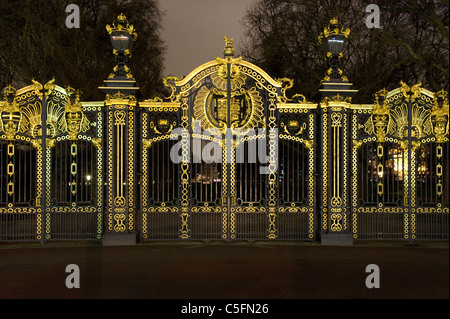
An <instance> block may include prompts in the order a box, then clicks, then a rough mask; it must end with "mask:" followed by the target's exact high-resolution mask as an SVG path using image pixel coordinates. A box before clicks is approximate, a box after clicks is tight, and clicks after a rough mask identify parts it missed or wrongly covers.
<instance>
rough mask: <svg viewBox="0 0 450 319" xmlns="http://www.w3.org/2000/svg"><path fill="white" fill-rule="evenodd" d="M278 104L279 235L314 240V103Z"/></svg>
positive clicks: (304, 100) (284, 237) (304, 101)
mask: <svg viewBox="0 0 450 319" xmlns="http://www.w3.org/2000/svg"><path fill="white" fill-rule="evenodd" d="M300 97H301V98H303V101H302V103H299V102H298V101H297V103H293V102H291V103H286V104H279V105H278V121H279V125H278V127H279V143H278V148H279V157H278V158H279V160H278V162H279V163H278V169H279V175H278V205H279V207H278V229H279V231H278V237H279V238H280V239H303V240H313V239H314V238H315V232H316V229H315V227H316V204H315V185H316V183H315V178H316V177H315V167H316V166H315V159H316V153H315V152H316V147H315V123H316V115H315V108H316V107H317V105H316V104H312V103H309V102H307V101H306V99H305V98H304V97H303V96H300Z"/></svg>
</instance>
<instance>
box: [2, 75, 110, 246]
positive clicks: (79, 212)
mask: <svg viewBox="0 0 450 319" xmlns="http://www.w3.org/2000/svg"><path fill="white" fill-rule="evenodd" d="M53 82H54V80H52V81H50V82H48V83H47V84H45V85H44V86H43V85H42V84H40V83H39V82H37V81H33V85H30V86H27V87H24V88H23V89H20V90H17V91H16V89H14V88H12V87H11V86H8V87H7V88H5V90H4V92H3V93H4V96H5V100H4V101H3V102H2V104H1V120H2V121H1V123H2V126H1V131H3V135H1V136H0V152H1V165H0V176H1V179H0V189H1V192H0V203H1V206H0V240H1V241H29V240H39V241H41V242H45V241H48V240H74V239H96V240H97V239H101V236H102V233H103V227H102V222H103V195H102V194H103V191H102V189H103V176H102V174H103V169H102V167H103V161H102V148H101V136H102V123H103V120H102V116H101V105H100V104H99V103H91V104H90V105H87V104H85V105H83V104H82V103H81V102H80V101H79V100H80V96H79V92H75V90H73V89H72V88H70V87H68V88H67V89H63V88H61V87H59V86H57V85H54V84H53ZM101 104H103V103H101ZM42 123H46V125H43V124H42ZM43 128H44V129H43Z"/></svg>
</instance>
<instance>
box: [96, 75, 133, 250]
mask: <svg viewBox="0 0 450 319" xmlns="http://www.w3.org/2000/svg"><path fill="white" fill-rule="evenodd" d="M99 89H100V90H102V92H104V93H106V99H105V106H104V118H105V120H106V127H105V136H104V139H103V147H104V149H105V159H106V165H105V169H106V207H105V233H104V236H103V245H105V246H119V245H135V244H136V237H137V236H136V229H135V220H136V182H137V181H136V171H135V167H136V154H137V153H136V147H135V143H136V123H137V122H136V118H137V114H136V108H137V101H136V94H137V93H138V92H139V88H138V87H137V86H136V82H135V81H134V79H130V78H126V79H121V78H120V77H115V78H113V79H112V80H106V81H105V85H104V86H103V87H100V88H99Z"/></svg>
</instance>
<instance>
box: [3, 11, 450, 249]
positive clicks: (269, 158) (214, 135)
mask: <svg viewBox="0 0 450 319" xmlns="http://www.w3.org/2000/svg"><path fill="white" fill-rule="evenodd" d="M107 29H108V32H109V33H110V34H111V37H112V38H111V40H112V43H113V45H116V49H115V50H114V54H115V55H116V56H117V66H116V67H115V68H114V73H112V74H111V75H110V76H109V77H108V79H106V80H105V81H104V86H102V87H100V88H99V89H100V90H101V91H102V92H104V93H105V94H106V97H105V101H98V102H80V93H79V92H76V91H75V90H74V89H72V88H70V87H67V88H66V89H63V88H61V87H59V86H56V85H55V84H54V83H53V82H54V81H53V80H52V81H50V82H48V83H46V84H45V85H42V84H40V83H38V82H36V81H33V85H30V86H27V87H25V88H22V89H20V90H17V91H16V90H15V89H14V88H12V87H10V86H9V87H7V88H6V89H5V90H4V91H3V96H4V100H3V101H1V102H0V112H1V113H0V120H1V121H0V124H1V125H0V241H19V240H21V241H25V240H39V241H41V242H46V241H48V240H74V239H82V240H86V239H90V240H103V243H104V244H117V241H119V242H120V243H121V244H124V243H126V244H135V243H136V237H138V238H140V239H141V240H143V241H151V240H178V239H181V240H187V239H190V240H215V239H216V240H227V241H231V240H263V239H269V240H315V239H316V238H317V237H319V236H320V240H321V243H322V244H327V243H332V244H351V243H353V241H355V240H364V239H370V240H374V239H395V240H407V241H409V242H411V241H413V240H424V239H431V240H448V233H449V231H448V216H449V210H448V207H449V202H448V183H449V167H448V160H447V159H448V157H449V137H448V134H449V109H448V95H447V92H445V91H443V90H442V91H440V92H437V93H433V92H430V91H428V90H426V89H424V88H422V87H421V84H420V83H417V84H415V85H413V86H411V87H410V86H408V85H407V84H405V83H400V87H399V88H397V89H395V90H392V91H390V92H387V91H386V90H381V91H379V92H378V93H377V94H376V95H375V101H374V103H373V104H366V105H360V104H353V103H352V101H351V97H352V96H353V94H355V93H356V92H357V90H353V89H352V83H350V82H349V81H348V79H347V78H346V77H345V76H343V75H342V73H343V72H342V70H340V69H339V59H340V58H342V46H336V43H341V44H343V43H344V40H345V38H346V37H348V34H349V32H350V31H349V30H348V29H347V30H344V29H343V28H341V27H339V24H338V21H337V20H336V19H332V20H331V21H330V25H329V26H328V28H325V29H324V32H323V33H322V34H321V36H320V37H319V39H320V41H321V42H322V43H323V44H324V45H325V46H324V49H326V50H328V49H330V50H331V51H333V52H330V50H328V52H327V54H326V59H327V61H328V64H329V69H328V70H327V75H326V76H325V77H324V79H323V81H322V83H321V86H320V88H319V90H318V92H317V94H316V95H315V96H314V97H313V98H314V100H315V101H316V102H315V103H312V102H309V101H307V100H306V98H305V97H304V96H303V95H301V94H296V95H294V96H292V97H291V98H288V97H287V96H286V91H287V90H288V89H289V88H291V87H292V86H293V81H292V80H289V79H273V78H271V77H270V76H269V75H267V74H266V73H265V72H264V71H263V70H261V69H260V68H258V67H257V66H255V65H253V64H251V63H249V62H246V61H244V60H242V58H235V57H234V49H233V45H232V40H229V39H227V38H225V40H226V45H225V49H224V58H216V59H215V60H213V61H211V62H208V63H205V64H203V65H201V66H200V67H198V68H197V69H195V70H194V71H193V72H192V73H190V74H189V75H188V76H187V77H185V78H176V77H168V78H166V79H164V80H163V81H164V84H165V85H166V87H167V88H168V90H169V92H170V93H171V94H170V96H168V97H167V98H165V99H161V98H155V99H150V100H144V101H138V98H137V96H138V92H139V87H138V86H137V83H136V81H135V80H134V78H133V76H132V74H131V71H130V69H129V67H128V66H127V62H128V58H129V54H130V48H131V47H130V48H128V49H126V50H125V49H124V46H123V45H122V44H124V43H122V42H121V41H122V40H123V39H128V40H129V41H128V40H127V43H128V45H130V43H132V41H133V39H134V40H135V39H136V36H137V35H136V32H135V29H134V27H133V26H132V25H130V24H129V23H128V21H127V20H126V17H125V16H124V15H119V16H118V18H117V21H116V22H115V24H113V27H110V26H108V28H107ZM327 43H328V44H329V45H330V46H329V47H327V45H328V44H327ZM339 48H340V50H337V49H339ZM118 50H120V52H119V51H118ZM44 123H45V124H44Z"/></svg>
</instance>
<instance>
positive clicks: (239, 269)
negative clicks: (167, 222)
mask: <svg viewBox="0 0 450 319" xmlns="http://www.w3.org/2000/svg"><path fill="white" fill-rule="evenodd" d="M448 252H449V250H448V243H443V244H441V245H436V244H433V245H431V246H430V245H424V246H421V245H419V246H404V245H399V244H382V245H367V244H364V245H355V246H351V247H330V246H320V245H317V244H298V243H290V244H289V243H282V244H278V245H276V244H273V243H271V244H269V243H237V242H236V243H232V244H225V243H221V244H215V243H209V244H205V243H183V244H170V243H165V244H164V243H158V244H145V245H137V246H134V247H101V246H97V245H93V244H89V245H88V244H48V245H46V246H44V247H43V246H40V245H31V246H30V245H20V246H14V245H0V298H1V299H5V298H89V299H93V298H152V299H153V298H156V299H166V298H170V299H174V298H175V299H197V298H200V299H205V298H206V299H216V298H220V299H222V298H225V299H240V298H252V299H267V298H268V299H298V298H307V299H312V298H313V299H320V298H445V299H448V298H449V254H448ZM68 264H77V265H78V266H79V268H80V273H81V280H80V282H81V288H80V289H68V288H66V286H65V280H66V277H67V276H68V273H66V272H65V269H66V266H67V265H68ZM368 264H377V265H378V266H379V268H380V284H381V288H379V289H368V288H367V287H366V285H365V280H366V277H367V276H368V275H369V274H368V273H366V272H365V269H366V266H367V265H368Z"/></svg>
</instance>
